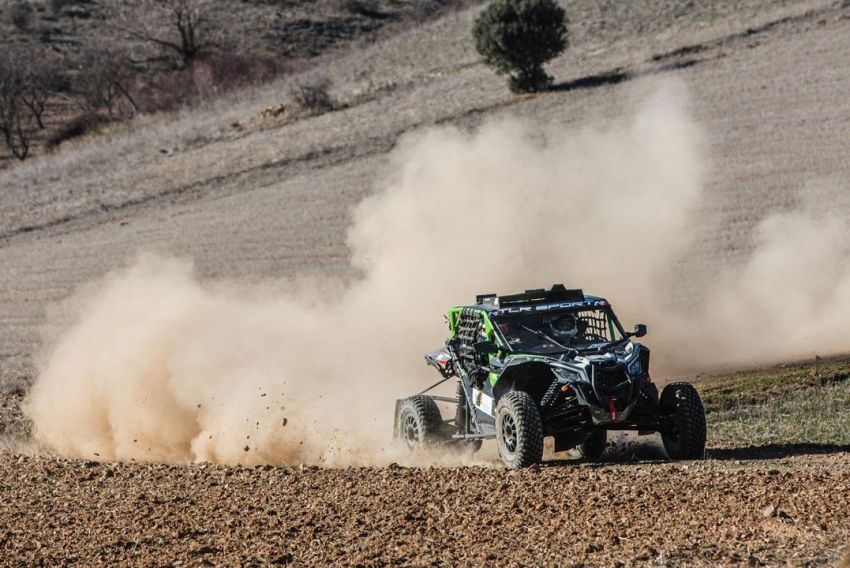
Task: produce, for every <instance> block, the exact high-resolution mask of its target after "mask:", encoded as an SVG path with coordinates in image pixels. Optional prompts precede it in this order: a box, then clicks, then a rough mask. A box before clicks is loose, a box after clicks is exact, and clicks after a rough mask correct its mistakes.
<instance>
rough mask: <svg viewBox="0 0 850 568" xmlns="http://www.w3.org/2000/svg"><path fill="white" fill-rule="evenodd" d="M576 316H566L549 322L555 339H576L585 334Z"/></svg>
mask: <svg viewBox="0 0 850 568" xmlns="http://www.w3.org/2000/svg"><path fill="white" fill-rule="evenodd" d="M582 323H584V322H580V321H579V320H578V318H576V316H575V314H566V315H563V316H560V317H557V318H554V319H552V320H550V321H549V330H550V331H551V333H552V336H553V337H554V338H555V339H566V340H571V339H575V338H576V337H577V336H579V335H581V334H582V333H583V330H582V329H580V327H581V324H582Z"/></svg>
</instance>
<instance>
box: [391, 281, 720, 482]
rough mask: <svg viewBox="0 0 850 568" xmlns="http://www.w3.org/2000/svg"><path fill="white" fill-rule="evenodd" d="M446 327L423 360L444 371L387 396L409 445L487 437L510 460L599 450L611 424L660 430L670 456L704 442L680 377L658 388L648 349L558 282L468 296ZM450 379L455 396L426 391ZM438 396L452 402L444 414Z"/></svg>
mask: <svg viewBox="0 0 850 568" xmlns="http://www.w3.org/2000/svg"><path fill="white" fill-rule="evenodd" d="M447 319H448V325H449V330H450V337H449V339H448V340H447V341H446V343H445V347H443V348H441V349H437V350H435V351H432V352H431V353H428V354H427V355H426V356H425V360H426V362H427V363H428V364H429V365H432V366H433V367H434V368H436V369H437V371H438V372H439V373H440V375H441V376H442V377H443V378H442V379H441V380H440V381H439V382H437V383H435V384H434V385H432V386H431V387H429V388H427V389H425V390H424V391H422V392H421V393H419V394H417V395H415V396H411V397H409V398H405V399H401V400H398V401H396V412H395V436H396V438H397V439H398V440H399V441H400V442H401V443H402V444H404V445H405V446H407V447H408V448H409V449H411V450H418V449H423V448H429V447H434V446H442V447H445V448H447V449H448V448H451V449H454V450H458V451H467V452H474V451H476V450H478V449H479V448H480V446H481V443H482V440H485V439H488V438H495V439H496V440H497V442H498V448H499V455H500V457H501V458H502V461H503V462H504V463H505V465H506V466H507V467H509V468H521V467H527V466H530V465H533V464H535V463H537V462H539V461H540V460H541V459H542V457H543V439H544V437H546V436H552V437H553V438H554V450H555V451H556V452H558V451H564V450H568V449H571V448H575V447H576V446H578V447H580V448H581V451H582V453H583V454H584V456H585V457H587V458H590V459H593V458H597V457H599V456H600V455H601V454H602V452H603V450H604V449H605V446H606V443H607V432H608V431H609V430H636V431H637V432H638V433H639V434H651V433H655V432H659V433H660V434H661V438H662V441H663V443H664V448H665V450H666V451H667V454H668V455H669V457H670V458H672V459H698V458H702V457H703V453H704V449H705V435H706V432H705V412H704V410H703V406H702V401H701V400H700V397H699V394H698V393H697V391H696V390H695V389H694V388H693V387H692V386H691V385H690V384H688V383H672V384H668V385H667V386H666V387H664V389H663V391H662V392H661V396H660V397H659V396H658V390H657V388H656V386H655V384H654V383H653V382H652V379H651V377H650V375H649V349H647V348H646V347H645V346H643V345H641V344H639V343H635V342H632V341H631V338H633V337H642V336H644V335H645V334H646V326H645V325H642V324H638V325H636V326H635V328H634V331H631V332H627V331H625V330H624V329H623V327H622V325H621V324H620V321H619V320H618V319H617V317H616V315H615V314H614V311H613V310H612V308H611V305H610V304H609V303H608V301H607V300H605V299H604V298H600V297H597V296H586V295H585V294H584V293H583V292H582V291H581V290H568V289H567V288H565V287H564V286H563V285H561V284H556V285H554V286H552V288H551V289H550V290H542V289H541V290H527V291H526V292H525V293H523V294H514V295H509V296H497V295H495V294H485V295H479V296H477V297H476V302H475V304H474V305H472V306H462V307H456V308H452V309H450V310H449V312H448V315H447ZM452 377H457V379H458V383H457V397H456V398H450V397H443V396H435V395H429V394H426V393H428V392H429V391H431V390H432V389H433V388H435V387H436V386H438V385H440V384H442V383H443V382H445V381H447V380H449V379H451V378H452ZM437 401H442V402H449V403H453V404H454V405H455V414H454V417H453V418H452V419H449V420H443V418H442V415H441V413H440V410H439V408H438V407H437Z"/></svg>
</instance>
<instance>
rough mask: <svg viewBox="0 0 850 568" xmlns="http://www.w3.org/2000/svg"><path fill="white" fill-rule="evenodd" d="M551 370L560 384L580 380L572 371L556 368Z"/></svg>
mask: <svg viewBox="0 0 850 568" xmlns="http://www.w3.org/2000/svg"><path fill="white" fill-rule="evenodd" d="M552 370H553V371H555V375H556V376H557V377H558V379H559V381H560V382H564V381H569V382H572V381H580V380H581V375H579V374H578V373H576V372H574V371H568V370H567V369H559V368H558V367H553V368H552Z"/></svg>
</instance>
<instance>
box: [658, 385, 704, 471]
mask: <svg viewBox="0 0 850 568" xmlns="http://www.w3.org/2000/svg"><path fill="white" fill-rule="evenodd" d="M659 406H660V408H661V413H662V414H664V415H666V417H667V420H668V428H667V430H666V431H665V432H662V433H661V441H662V442H664V449H665V450H666V451H667V455H668V456H670V459H674V460H695V459H702V458H703V457H704V456H705V409H704V408H703V406H702V400H701V399H700V397H699V393H698V392H697V390H696V389H695V388H694V387H693V386H692V385H690V384H688V383H671V384H669V385H667V386H666V387H664V390H663V391H661V400H660V401H659Z"/></svg>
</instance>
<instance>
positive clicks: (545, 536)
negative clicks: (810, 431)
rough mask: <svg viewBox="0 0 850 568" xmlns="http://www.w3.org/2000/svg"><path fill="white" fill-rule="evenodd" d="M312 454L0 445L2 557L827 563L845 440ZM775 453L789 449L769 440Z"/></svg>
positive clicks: (204, 561)
mask: <svg viewBox="0 0 850 568" xmlns="http://www.w3.org/2000/svg"><path fill="white" fill-rule="evenodd" d="M811 451H814V452H818V451H825V450H822V449H821V450H817V449H806V448H802V447H801V448H796V449H794V448H786V449H781V448H780V449H776V450H775V451H773V452H768V453H767V454H764V453H762V454H761V455H768V456H770V459H760V458H759V456H760V454H759V453H758V452H750V451H748V450H735V451H728V450H727V451H721V450H717V451H715V452H714V453H713V454H712V458H711V459H709V460H707V461H704V462H690V463H676V464H673V463H663V462H658V463H653V462H646V461H634V462H633V461H629V460H628V459H627V458H626V457H625V456H620V457H619V458H618V459H621V460H623V461H621V462H620V463H603V464H590V463H582V462H580V461H571V462H560V463H549V464H547V465H546V466H544V467H541V468H539V469H533V470H526V471H521V472H507V471H504V470H502V469H499V468H487V467H463V468H424V469H420V468H404V467H392V466H391V467H389V468H382V469H373V468H351V469H319V468H315V467H306V468H300V467H273V466H261V467H257V468H242V467H223V466H212V465H207V464H199V465H187V466H179V465H143V464H129V463H124V464H100V463H96V462H79V461H66V460H54V459H47V458H31V457H18V458H16V459H10V460H3V461H0V489H2V492H3V494H4V496H5V498H4V499H3V500H2V502H0V520H2V522H0V527H2V528H0V558H4V559H5V560H3V561H2V563H3V564H6V565H20V566H29V565H44V566H60V565H81V566H82V565H94V564H99V565H112V566H115V565H119V564H120V565H128V564H130V565H139V566H176V565H194V566H202V565H203V566H210V565H218V566H234V565H243V566H256V565H267V564H291V565H296V566H299V565H316V564H320V565H333V566H340V565H345V566H390V565H392V566H398V565H416V566H449V565H451V566H456V565H476V566H484V565H491V566H492V565H499V566H513V565H517V566H529V565H538V566H542V565H557V566H726V565H741V566H825V565H833V564H836V563H837V562H838V559H839V557H840V554H842V552H841V549H842V547H843V546H844V545H847V544H848V543H850V516H848V510H847V503H848V502H850V477H848V474H850V459H848V458H850V453H848V452H836V453H828V452H827V453H822V454H817V455H806V454H807V453H809V452H811ZM777 456H785V457H777Z"/></svg>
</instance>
